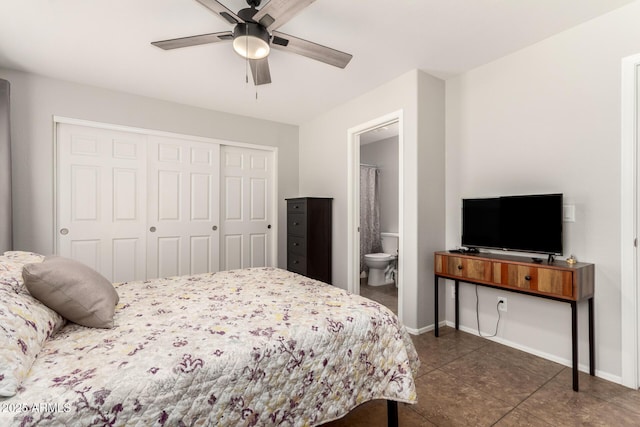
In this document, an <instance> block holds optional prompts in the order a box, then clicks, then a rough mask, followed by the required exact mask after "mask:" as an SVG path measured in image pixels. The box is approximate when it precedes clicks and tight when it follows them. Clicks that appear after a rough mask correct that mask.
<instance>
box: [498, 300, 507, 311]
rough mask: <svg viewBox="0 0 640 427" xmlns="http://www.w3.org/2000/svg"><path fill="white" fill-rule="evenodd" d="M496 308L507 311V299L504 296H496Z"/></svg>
mask: <svg viewBox="0 0 640 427" xmlns="http://www.w3.org/2000/svg"><path fill="white" fill-rule="evenodd" d="M498 310H500V311H504V312H506V311H507V299H506V298H505V297H498Z"/></svg>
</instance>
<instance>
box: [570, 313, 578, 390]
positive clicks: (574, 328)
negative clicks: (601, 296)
mask: <svg viewBox="0 0 640 427" xmlns="http://www.w3.org/2000/svg"><path fill="white" fill-rule="evenodd" d="M570 304H571V356H572V357H571V358H572V362H573V391H578V305H577V303H576V302H575V301H571V303H570Z"/></svg>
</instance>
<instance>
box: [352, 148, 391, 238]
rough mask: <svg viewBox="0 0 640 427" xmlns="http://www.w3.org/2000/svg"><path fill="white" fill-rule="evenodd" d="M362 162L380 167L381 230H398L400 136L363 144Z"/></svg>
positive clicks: (385, 231) (388, 231)
mask: <svg viewBox="0 0 640 427" xmlns="http://www.w3.org/2000/svg"><path fill="white" fill-rule="evenodd" d="M360 162H361V163H366V164H369V165H376V166H378V167H379V169H380V230H381V231H382V232H383V233H397V232H398V209H399V208H398V185H399V182H398V137H397V136H394V137H391V138H387V139H383V140H381V141H376V142H372V143H370V144H363V145H361V146H360Z"/></svg>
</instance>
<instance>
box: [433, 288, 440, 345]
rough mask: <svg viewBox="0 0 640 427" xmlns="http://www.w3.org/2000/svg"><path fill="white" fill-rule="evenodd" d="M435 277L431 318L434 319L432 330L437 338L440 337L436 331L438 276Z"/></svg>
mask: <svg viewBox="0 0 640 427" xmlns="http://www.w3.org/2000/svg"><path fill="white" fill-rule="evenodd" d="M435 277H436V280H435V281H434V282H433V283H434V285H433V289H434V291H433V294H434V299H435V302H434V305H433V312H434V314H433V318H434V321H433V329H434V332H435V335H436V337H438V336H440V334H439V331H438V276H435Z"/></svg>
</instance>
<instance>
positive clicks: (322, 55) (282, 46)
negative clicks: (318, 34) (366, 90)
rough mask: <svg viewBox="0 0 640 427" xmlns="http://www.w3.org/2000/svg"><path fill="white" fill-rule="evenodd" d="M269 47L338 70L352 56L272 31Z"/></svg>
mask: <svg viewBox="0 0 640 427" xmlns="http://www.w3.org/2000/svg"><path fill="white" fill-rule="evenodd" d="M272 34H273V39H272V40H271V47H272V48H274V49H279V50H284V51H286V52H292V53H297V54H298V55H302V56H306V57H307V58H311V59H315V60H316V61H320V62H324V63H325V64H329V65H333V66H336V67H339V68H344V67H346V66H347V64H348V63H349V61H351V58H353V55H351V54H349V53H345V52H340V51H339V50H335V49H332V48H330V47H326V46H322V45H320V44H317V43H313V42H310V41H307V40H303V39H300V38H298V37H294V36H290V35H288V34H284V33H281V32H279V31H274V32H273V33H272Z"/></svg>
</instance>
